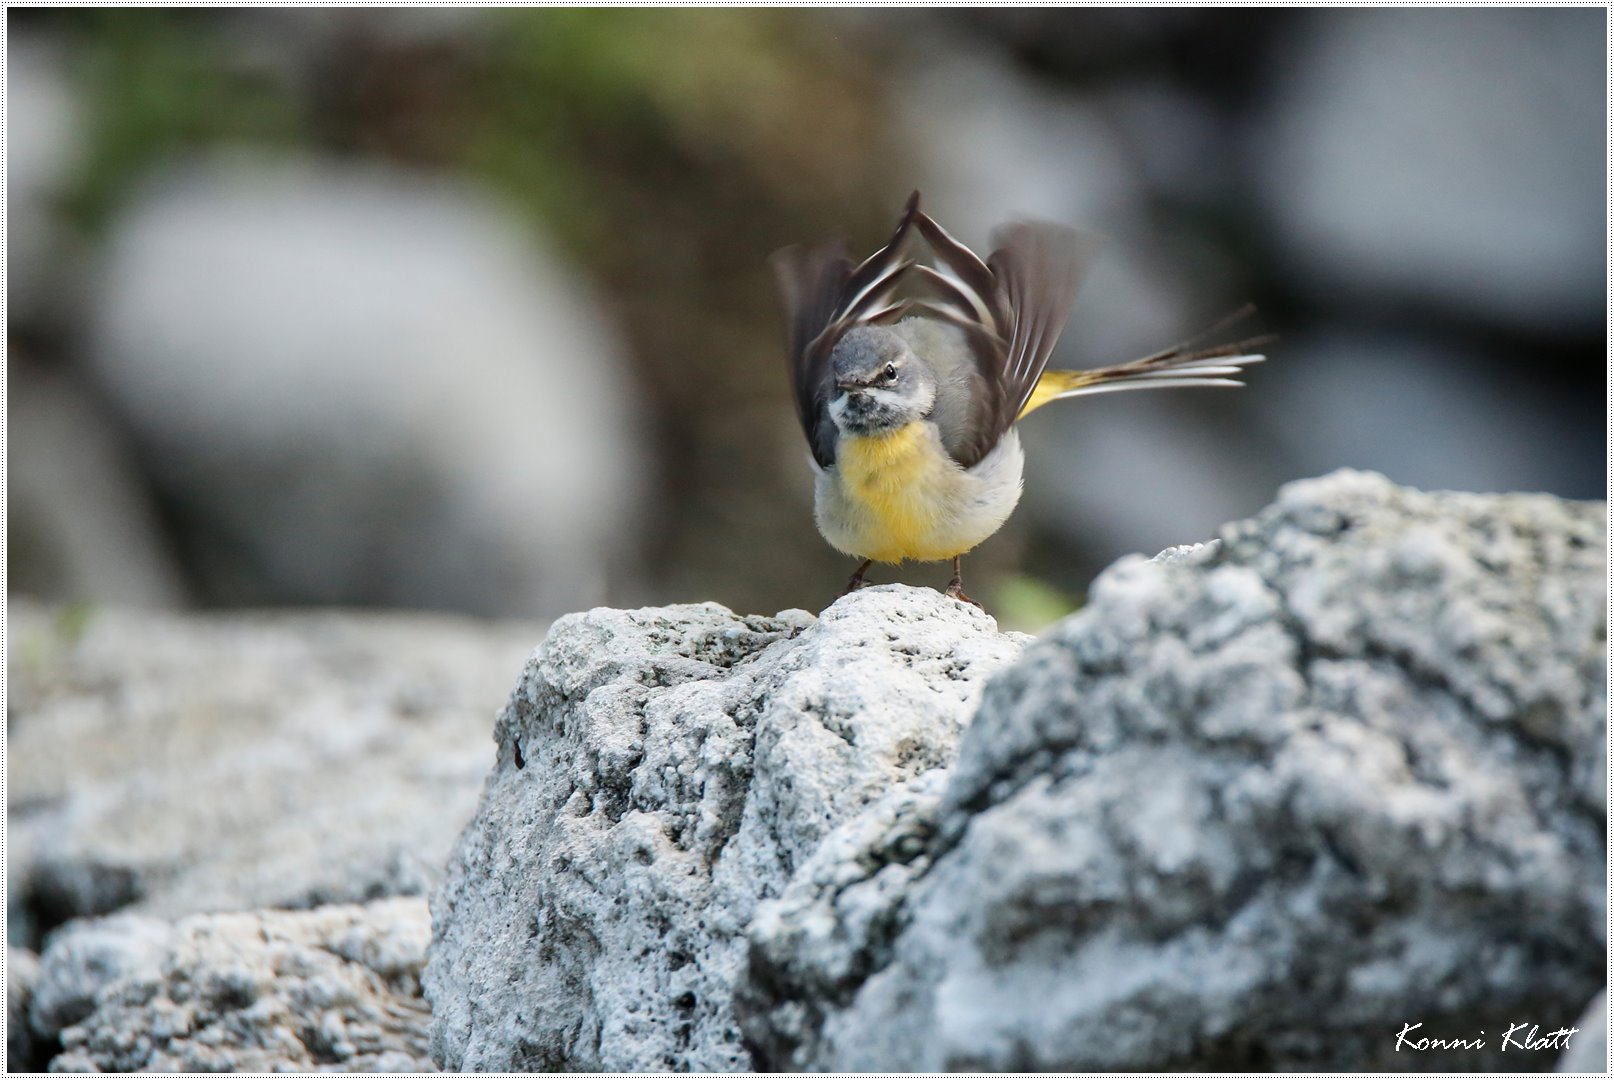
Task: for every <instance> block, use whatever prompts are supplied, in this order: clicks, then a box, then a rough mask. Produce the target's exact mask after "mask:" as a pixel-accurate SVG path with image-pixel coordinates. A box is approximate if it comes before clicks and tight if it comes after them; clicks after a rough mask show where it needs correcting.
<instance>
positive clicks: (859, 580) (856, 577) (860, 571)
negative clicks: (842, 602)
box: [841, 559, 874, 596]
mask: <svg viewBox="0 0 1614 1080" xmlns="http://www.w3.org/2000/svg"><path fill="white" fill-rule="evenodd" d="M873 565H874V560H873V559H864V560H863V565H862V566H860V567H858V568H857V573H855V574H853V575H852V579H851V580H850V581H848V582H847V583H846V591H845V592H843V593H841V595H842V596H846V595H847V594H848V593H855V592H857V591H858V590H859V589H861V588H863V586H864V582H863V575H864V574H866V573H868V572H869V567H871V566H873Z"/></svg>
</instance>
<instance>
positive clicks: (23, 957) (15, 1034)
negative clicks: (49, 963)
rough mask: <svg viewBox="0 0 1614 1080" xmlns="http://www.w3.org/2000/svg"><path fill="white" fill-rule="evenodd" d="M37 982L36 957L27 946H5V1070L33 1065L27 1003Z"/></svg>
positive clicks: (26, 1068) (27, 1067) (19, 1069)
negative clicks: (18, 947)
mask: <svg viewBox="0 0 1614 1080" xmlns="http://www.w3.org/2000/svg"><path fill="white" fill-rule="evenodd" d="M38 981H39V957H37V956H35V955H34V954H33V953H32V952H30V951H28V950H27V949H14V948H11V947H10V946H7V947H6V1071H7V1072H10V1073H16V1072H25V1071H27V1070H29V1069H32V1068H33V1067H34V1060H33V1057H34V1040H33V1033H32V1031H31V1030H30V1029H29V1026H28V1003H29V1001H30V1000H31V999H32V997H33V992H34V984H35V983H36V982H38Z"/></svg>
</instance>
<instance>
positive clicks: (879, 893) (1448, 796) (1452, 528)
mask: <svg viewBox="0 0 1614 1080" xmlns="http://www.w3.org/2000/svg"><path fill="white" fill-rule="evenodd" d="M1604 522H1605V518H1604V508H1603V507H1602V506H1601V505H1600V504H1576V503H1566V502H1563V501H1561V500H1558V499H1554V498H1551V497H1547V496H1530V495H1515V496H1479V495H1463V494H1423V493H1419V492H1415V491H1410V490H1406V489H1401V488H1397V487H1395V486H1394V485H1392V484H1390V483H1389V482H1387V481H1386V480H1384V479H1383V478H1382V477H1378V476H1374V475H1371V474H1361V473H1352V472H1341V473H1337V474H1334V475H1332V476H1329V477H1326V478H1323V479H1321V480H1316V481H1309V482H1305V483H1298V484H1293V485H1290V486H1288V487H1286V488H1285V489H1284V490H1283V491H1282V493H1281V494H1280V496H1279V499H1278V501H1277V502H1276V503H1275V504H1274V505H1273V506H1271V507H1269V508H1268V509H1267V510H1265V511H1263V512H1262V513H1261V514H1260V515H1258V516H1257V517H1256V518H1254V519H1253V520H1251V521H1246V522H1241V523H1238V524H1236V525H1232V526H1229V527H1227V528H1226V529H1225V530H1224V531H1223V535H1222V536H1221V537H1220V538H1219V540H1217V541H1216V542H1213V543H1210V544H1206V545H1200V546H1197V547H1190V548H1180V549H1174V550H1172V551H1170V552H1167V553H1164V554H1163V555H1162V556H1161V557H1159V558H1157V559H1155V560H1153V561H1148V560H1144V559H1141V558H1132V559H1127V560H1123V561H1122V562H1121V563H1119V564H1117V565H1116V566H1115V567H1113V568H1112V569H1111V570H1109V571H1107V572H1106V573H1105V574H1104V575H1102V576H1101V577H1100V578H1099V579H1098V580H1097V581H1096V582H1095V584H1094V587H1093V590H1092V592H1091V595H1090V600H1089V603H1088V605H1087V607H1086V608H1085V609H1084V610H1083V611H1082V612H1080V613H1078V614H1077V615H1075V616H1073V617H1071V618H1070V619H1068V620H1066V621H1065V622H1064V623H1062V624H1060V625H1059V626H1058V627H1056V628H1055V629H1054V630H1053V631H1052V632H1050V633H1049V634H1048V635H1047V636H1046V638H1045V639H1044V640H1042V641H1039V642H1038V643H1037V644H1035V645H1033V646H1032V647H1030V648H1028V649H1027V650H1026V652H1025V654H1024V656H1022V657H1021V659H1020V660H1019V662H1018V663H1016V664H1015V665H1014V666H1013V667H1012V668H1010V669H1009V670H1008V671H1006V672H1004V673H1003V674H1001V675H1000V676H998V677H997V678H995V679H994V680H992V682H991V684H990V685H989V687H988V689H987V691H986V693H985V695H984V698H983V701H982V704H981V707H980V710H979V715H978V716H977V717H976V719H975V720H974V721H973V722H972V723H971V725H970V726H969V728H968V730H967V732H966V734H965V736H964V739H963V742H962V745H961V747H960V751H959V758H958V761H957V764H956V765H955V766H954V767H953V768H952V769H951V770H950V771H949V775H948V777H947V779H946V782H945V787H944V789H943V790H942V791H941V792H940V794H939V795H938V794H930V795H928V796H926V797H920V794H919V793H918V791H917V789H915V790H914V791H913V792H911V793H909V796H908V797H907V798H896V797H893V798H888V799H887V800H886V801H885V802H883V803H879V804H876V805H875V806H874V807H872V808H871V809H870V810H868V811H865V813H864V815H863V816H861V817H859V818H857V819H853V820H849V821H846V822H844V823H843V824H842V825H841V826H840V828H839V829H838V830H836V831H835V832H834V833H832V834H830V836H829V837H828V838H827V839H825V840H824V841H823V843H822V846H821V847H820V848H819V854H818V855H817V856H815V857H814V858H813V859H809V860H808V861H807V862H806V863H804V864H802V869H801V870H800V871H798V872H797V873H796V874H795V875H794V877H793V880H792V881H791V883H790V884H789V885H788V886H787V887H786V889H785V891H784V892H783V894H782V895H781V896H779V897H778V898H777V899H775V900H772V901H769V902H766V903H764V904H763V905H762V906H761V907H760V908H759V909H758V911H757V912H756V914H755V917H754V918H753V920H752V922H751V927H750V939H751V953H750V958H749V964H748V967H747V971H746V980H745V983H744V985H743V986H742V987H741V990H740V993H739V995H738V1000H739V1006H738V1010H737V1015H738V1017H739V1020H740V1023H741V1025H742V1027H743V1029H744V1031H745V1034H746V1038H747V1042H748V1045H750V1046H751V1047H753V1049H754V1050H755V1055H756V1056H755V1058H754V1063H755V1064H756V1065H757V1066H759V1067H766V1068H776V1069H777V1068H787V1069H835V1070H869V1071H888V1070H893V1069H919V1070H941V1069H1015V1070H1075V1071H1085V1070H1112V1069H1113V1070H1142V1069H1150V1070H1155V1069H1199V1068H1211V1069H1221V1068H1232V1069H1241V1070H1242V1069H1254V1068H1280V1069H1312V1068H1324V1069H1363V1068H1367V1069H1375V1068H1406V1067H1408V1059H1407V1058H1406V1057H1405V1056H1400V1057H1398V1056H1397V1054H1396V1052H1395V1049H1394V1033H1395V1032H1396V1031H1398V1030H1399V1029H1400V1025H1401V1024H1402V1023H1404V1022H1408V1021H1413V1020H1418V1021H1422V1022H1424V1023H1425V1024H1426V1025H1427V1028H1428V1030H1431V1031H1439V1032H1470V1031H1471V1030H1473V1029H1484V1030H1486V1031H1493V1030H1495V1031H1501V1030H1504V1029H1505V1028H1506V1026H1507V1023H1506V1021H1507V1020H1508V1018H1510V1017H1511V1018H1514V1019H1517V1018H1518V1017H1519V1016H1521V1015H1530V1016H1535V1017H1537V1018H1539V1019H1540V1020H1541V1021H1542V1022H1543V1023H1545V1022H1548V1021H1552V1020H1553V1018H1554V1017H1563V1018H1565V1019H1567V1018H1568V1017H1571V1016H1574V1015H1576V1014H1578V1012H1579V1011H1580V1010H1581V1008H1582V1006H1583V1004H1584V1002H1585V1001H1586V1000H1587V998H1588V997H1589V996H1590V995H1591V994H1592V993H1593V991H1594V990H1595V989H1596V987H1597V986H1598V985H1600V983H1601V981H1602V968H1603V960H1602V958H1603V956H1604V952H1605V947H1606V942H1605V940H1604V938H1605V935H1604V930H1605V926H1606V922H1605V920H1606V911H1605V906H1604V903H1605V902H1604V896H1603V885H1604V870H1605V867H1604V844H1605V840H1604V837H1605V831H1604V830H1605V826H1604V819H1605V815H1606V790H1607V782H1606V775H1605V770H1604V764H1605V739H1606V729H1607V697H1606V691H1607V683H1606V672H1605V669H1604V666H1603V664H1604V657H1605V649H1606V637H1607V627H1606V621H1605V609H1606V601H1607V592H1606V590H1607V578H1606V546H1607V536H1606V530H1605V524H1604ZM930 782H931V783H936V781H935V780H932V781H930ZM926 837H929V839H924V838H926ZM903 838H907V840H906V842H904V840H903ZM893 851H900V852H901V854H900V856H897V857H893V855H892V854H891V852H893ZM1493 1025H1499V1026H1496V1027H1494V1028H1493ZM1551 1064H1552V1062H1551V1060H1550V1055H1542V1054H1536V1055H1534V1056H1533V1057H1532V1056H1528V1055H1520V1054H1518V1053H1516V1052H1509V1054H1508V1055H1507V1056H1506V1057H1505V1058H1504V1057H1501V1056H1499V1055H1498V1054H1497V1051H1496V1048H1495V1044H1494V1042H1493V1045H1492V1048H1491V1050H1490V1051H1489V1052H1488V1053H1486V1052H1478V1053H1475V1054H1471V1055H1465V1054H1462V1053H1459V1052H1450V1053H1443V1054H1438V1055H1434V1056H1431V1057H1428V1058H1421V1059H1419V1060H1418V1061H1417V1062H1416V1063H1415V1064H1414V1066H1413V1067H1419V1068H1431V1069H1468V1068H1487V1069H1498V1068H1508V1069H1510V1070H1512V1069H1516V1068H1520V1067H1527V1068H1531V1067H1533V1068H1543V1067H1550V1066H1551Z"/></svg>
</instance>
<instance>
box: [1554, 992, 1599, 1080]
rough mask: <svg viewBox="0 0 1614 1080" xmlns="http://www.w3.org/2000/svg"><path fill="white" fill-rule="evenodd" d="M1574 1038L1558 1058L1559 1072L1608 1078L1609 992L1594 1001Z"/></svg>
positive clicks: (1576, 1024)
mask: <svg viewBox="0 0 1614 1080" xmlns="http://www.w3.org/2000/svg"><path fill="white" fill-rule="evenodd" d="M1575 1026H1576V1027H1578V1028H1579V1029H1580V1031H1578V1032H1577V1033H1576V1034H1574V1035H1572V1036H1570V1039H1569V1046H1568V1048H1567V1049H1565V1050H1564V1055H1563V1057H1561V1058H1559V1059H1558V1071H1559V1072H1573V1073H1582V1072H1583V1073H1601V1074H1603V1075H1604V1076H1607V1075H1608V1070H1609V1062H1608V990H1607V989H1606V988H1605V989H1604V990H1603V991H1602V992H1601V993H1599V994H1598V995H1597V996H1596V997H1594V998H1592V1002H1591V1004H1590V1005H1588V1006H1586V1011H1585V1012H1584V1013H1582V1014H1581V1017H1580V1019H1579V1020H1577V1021H1576V1022H1575Z"/></svg>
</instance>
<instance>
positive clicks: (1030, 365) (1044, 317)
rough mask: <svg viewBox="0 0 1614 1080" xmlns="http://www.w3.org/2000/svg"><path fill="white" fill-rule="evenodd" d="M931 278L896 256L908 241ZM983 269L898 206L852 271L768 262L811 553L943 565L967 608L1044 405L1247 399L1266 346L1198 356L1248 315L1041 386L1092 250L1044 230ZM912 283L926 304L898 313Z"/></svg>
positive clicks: (996, 246) (1021, 233)
mask: <svg viewBox="0 0 1614 1080" xmlns="http://www.w3.org/2000/svg"><path fill="white" fill-rule="evenodd" d="M916 233H917V234H918V236H919V237H920V238H922V239H923V241H924V242H925V244H926V245H927V246H928V247H929V249H930V251H931V253H932V255H933V256H934V261H935V264H936V265H934V266H932V265H927V264H926V263H924V262H921V261H919V260H917V259H912V258H908V257H907V255H906V251H907V248H908V245H909V242H910V241H911V239H912V237H913V236H914V234H916ZM991 241H992V251H991V254H990V255H988V256H987V257H986V258H985V259H982V258H981V257H980V256H979V255H977V254H976V253H975V252H974V251H971V250H970V249H969V248H968V247H966V246H965V245H964V244H963V243H961V242H960V241H959V240H957V239H956V238H954V236H953V235H952V234H951V233H949V232H947V231H946V230H945V229H943V228H942V227H941V226H940V225H939V224H937V223H936V221H935V220H934V219H933V218H932V217H931V216H930V215H929V214H927V213H925V212H924V211H923V210H922V209H921V208H920V194H919V192H918V191H915V192H914V193H913V194H912V195H910V196H909V198H908V202H907V205H906V207H905V208H904V212H903V215H902V218H901V220H900V222H899V223H898V225H897V229H896V231H895V233H894V234H893V235H892V237H891V239H890V240H889V241H887V243H886V244H885V245H884V246H883V247H881V248H879V249H878V250H876V251H875V252H874V253H873V254H872V255H870V256H869V257H868V258H866V259H864V260H863V261H862V262H861V263H858V264H857V265H855V266H854V265H853V263H852V261H851V260H850V259H849V258H848V257H847V255H846V246H845V244H844V243H843V242H839V241H837V242H832V243H827V244H820V245H817V246H811V247H808V246H800V245H797V246H792V247H788V248H785V249H783V250H781V251H779V252H777V253H775V255H774V256H773V258H772V263H773V267H774V271H775V274H776V276H777V278H778V282H779V287H780V292H781V295H782V299H783V305H784V309H785V321H786V326H787V338H788V342H787V345H788V360H789V375H790V383H791V388H792V391H793V395H794V398H795V404H796V412H797V416H798V419H799V420H800V423H801V427H802V431H803V433H804V434H805V435H806V437H807V444H808V448H809V451H810V460H811V464H812V468H813V472H814V514H813V516H814V520H815V522H816V524H817V526H818V530H819V532H820V533H821V534H822V535H823V537H824V539H825V540H826V541H828V542H829V544H830V545H831V546H832V547H834V548H835V549H836V550H838V551H840V552H842V553H843V554H846V555H849V556H852V557H854V558H858V559H861V560H863V562H862V565H860V566H859V567H858V568H857V570H856V571H855V572H854V573H853V574H852V576H851V578H850V580H849V581H848V582H847V584H846V588H845V590H844V592H843V593H842V595H846V594H847V593H852V592H855V591H856V590H858V589H861V588H863V587H864V586H865V584H866V582H865V580H864V575H865V574H867V573H868V570H869V568H870V567H871V566H872V565H873V564H874V563H877V562H878V563H882V564H898V563H902V562H906V561H910V560H911V561H917V562H942V561H947V560H951V561H952V567H953V576H952V580H951V581H950V582H949V583H948V586H947V590H946V595H948V596H950V597H952V598H954V599H956V600H959V601H962V602H964V603H968V604H974V605H975V606H977V607H980V606H981V605H980V604H979V603H977V602H976V601H975V600H973V599H971V598H970V597H969V596H968V594H966V593H965V592H964V576H963V556H964V555H966V554H968V553H969V552H970V551H971V550H973V549H974V548H975V547H976V546H977V545H979V544H980V543H981V542H982V541H984V540H986V539H987V538H988V537H990V536H991V535H992V534H994V533H995V532H997V531H998V529H1000V528H1002V526H1003V524H1004V522H1006V521H1007V520H1008V519H1009V516H1010V514H1012V513H1013V511H1014V508H1015V505H1016V504H1017V503H1018V502H1019V501H1020V494H1021V490H1022V487H1023V483H1022V476H1021V474H1022V471H1023V469H1024V464H1025V454H1024V451H1023V450H1022V448H1021V445H1020V437H1019V434H1018V432H1017V431H1016V430H1015V425H1016V424H1017V423H1018V422H1019V421H1020V420H1022V419H1024V418H1025V417H1026V416H1028V415H1030V414H1031V413H1032V412H1035V411H1036V410H1037V409H1040V408H1042V407H1043V406H1044V405H1047V404H1048V403H1050V402H1053V401H1060V400H1063V399H1065V398H1072V397H1081V396H1084V395H1088V394H1101V393H1108V392H1111V391H1117V390H1144V389H1166V388H1173V387H1201V386H1204V387H1227V386H1242V385H1244V384H1243V383H1242V382H1241V381H1239V379H1238V376H1240V375H1242V374H1244V373H1245V372H1244V368H1246V367H1247V366H1249V365H1251V364H1256V363H1260V362H1261V361H1263V360H1265V359H1266V357H1265V356H1264V355H1263V354H1261V353H1258V352H1253V351H1251V350H1252V349H1254V348H1255V347H1257V346H1260V345H1264V344H1266V343H1267V341H1269V340H1270V339H1269V338H1252V339H1247V340H1244V341H1240V342H1236V343H1233V344H1228V345H1221V346H1214V347H1210V348H1197V347H1195V346H1196V342H1198V341H1202V340H1204V339H1205V338H1206V337H1207V336H1210V335H1212V334H1215V333H1218V332H1220V330H1222V329H1223V328H1224V327H1226V326H1227V325H1229V324H1230V323H1231V322H1233V321H1235V320H1236V319H1238V318H1242V317H1244V316H1245V315H1247V314H1248V313H1249V312H1250V311H1252V310H1253V308H1250V307H1249V306H1248V305H1246V307H1245V308H1243V309H1241V310H1240V311H1239V312H1236V313H1235V314H1234V315H1233V316H1230V317H1229V318H1227V319H1224V320H1222V321H1221V322H1220V323H1218V324H1217V325H1216V326H1215V327H1212V328H1211V330H1209V331H1206V333H1204V334H1201V335H1197V336H1196V337H1195V338H1191V339H1189V340H1188V341H1185V342H1183V343H1181V344H1178V345H1174V346H1172V347H1170V348H1167V349H1163V350H1161V351H1159V352H1156V353H1152V354H1151V355H1149V356H1145V357H1142V358H1141V359H1137V360H1133V361H1130V362H1128V363H1123V364H1116V365H1113V366H1109V367H1099V368H1091V369H1087V370H1076V371H1060V370H1049V369H1048V360H1049V357H1050V356H1051V355H1052V353H1053V350H1054V346H1055V344H1056V343H1057V342H1058V340H1059V336H1060V334H1061V332H1062V331H1063V330H1064V328H1065V324H1066V321H1067V320H1068V318H1069V316H1070V313H1071V309H1072V307H1073V306H1074V304H1075V300H1076V292H1077V289H1078V287H1079V286H1080V284H1081V282H1082V279H1083V277H1084V276H1085V274H1086V272H1087V270H1088V268H1089V267H1090V266H1091V264H1092V262H1093V259H1094V257H1095V256H1096V254H1097V253H1098V250H1099V249H1100V247H1101V246H1102V241H1101V240H1100V238H1099V237H1098V236H1096V235H1095V234H1093V233H1088V232H1085V231H1082V230H1078V229H1075V228H1072V227H1069V226H1066V225H1060V224H1055V223H1051V222H1038V221H1017V222H1012V223H1010V224H1007V225H1004V226H1002V227H1000V228H998V229H997V230H995V231H994V232H993V234H992V236H991ZM912 280H917V281H918V283H919V285H920V286H921V287H922V288H923V289H924V290H925V291H926V292H927V293H928V294H929V295H926V296H923V297H918V298H916V297H907V298H903V299H897V298H896V297H897V291H898V289H899V287H900V286H902V285H905V284H906V283H908V282H909V281H912Z"/></svg>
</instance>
